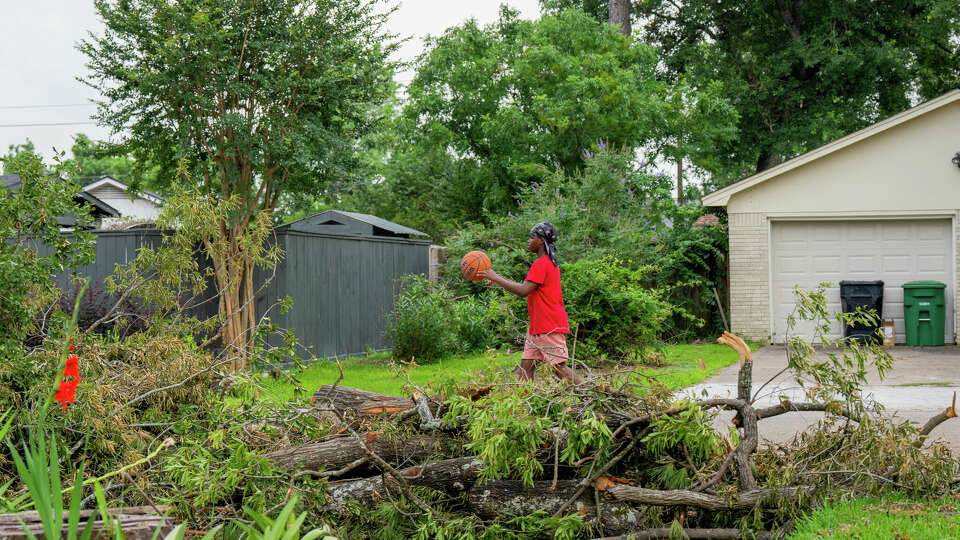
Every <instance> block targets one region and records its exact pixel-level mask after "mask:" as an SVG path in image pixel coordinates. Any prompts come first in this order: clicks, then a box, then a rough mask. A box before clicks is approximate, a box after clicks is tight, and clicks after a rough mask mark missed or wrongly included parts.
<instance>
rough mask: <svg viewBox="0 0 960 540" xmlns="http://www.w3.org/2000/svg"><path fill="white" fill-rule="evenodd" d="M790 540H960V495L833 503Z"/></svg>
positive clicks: (801, 525)
mask: <svg viewBox="0 0 960 540" xmlns="http://www.w3.org/2000/svg"><path fill="white" fill-rule="evenodd" d="M789 538H790V540H815V539H816V540H819V539H827V538H830V539H843V538H856V539H863V540H887V539H891V538H904V539H907V538H909V539H911V540H923V539H931V540H932V539H940V538H960V495H957V494H954V495H943V496H941V497H938V498H931V499H926V500H916V499H911V498H908V497H905V496H901V495H894V496H889V497H885V498H882V499H881V498H864V499H855V500H853V501H846V502H841V501H838V502H832V503H828V504H827V505H826V506H824V507H823V508H821V509H820V510H818V511H816V512H814V513H813V514H812V515H810V516H808V517H806V518H805V519H803V520H802V521H800V522H798V524H797V528H796V529H795V530H794V532H793V534H791V535H790V536H789Z"/></svg>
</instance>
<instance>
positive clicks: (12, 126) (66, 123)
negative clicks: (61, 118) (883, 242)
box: [0, 121, 96, 128]
mask: <svg viewBox="0 0 960 540" xmlns="http://www.w3.org/2000/svg"><path fill="white" fill-rule="evenodd" d="M89 124H96V122H89V121H88V122H49V123H46V124H0V128H21V127H50V126H85V125H89Z"/></svg>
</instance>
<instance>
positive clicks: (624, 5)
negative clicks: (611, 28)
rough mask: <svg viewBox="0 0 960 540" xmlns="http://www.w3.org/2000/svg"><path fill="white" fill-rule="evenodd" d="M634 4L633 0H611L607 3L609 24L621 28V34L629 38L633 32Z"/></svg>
mask: <svg viewBox="0 0 960 540" xmlns="http://www.w3.org/2000/svg"><path fill="white" fill-rule="evenodd" d="M632 11H633V2H632V1H631V0H610V1H609V2H607V22H608V23H610V24H613V25H616V26H619V27H620V32H621V33H622V34H623V35H625V36H629V35H630V34H631V33H632V32H633V27H632V25H631V23H630V19H631V12H632Z"/></svg>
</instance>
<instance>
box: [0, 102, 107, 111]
mask: <svg viewBox="0 0 960 540" xmlns="http://www.w3.org/2000/svg"><path fill="white" fill-rule="evenodd" d="M94 105H96V103H60V104H56V105H0V109H4V110H6V109H55V108H59V107H92V106H94Z"/></svg>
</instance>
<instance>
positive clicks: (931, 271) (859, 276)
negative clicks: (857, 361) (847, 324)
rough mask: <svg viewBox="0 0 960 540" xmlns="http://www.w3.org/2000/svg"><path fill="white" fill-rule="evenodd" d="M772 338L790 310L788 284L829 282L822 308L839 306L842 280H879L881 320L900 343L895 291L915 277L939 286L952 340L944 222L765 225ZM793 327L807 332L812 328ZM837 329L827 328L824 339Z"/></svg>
mask: <svg viewBox="0 0 960 540" xmlns="http://www.w3.org/2000/svg"><path fill="white" fill-rule="evenodd" d="M771 239H772V246H771V249H772V253H771V261H772V272H771V273H772V275H771V278H772V283H771V292H772V294H771V296H772V298H771V300H772V301H773V317H774V324H773V327H774V328H773V331H774V341H776V342H782V341H783V339H784V337H785V336H784V333H785V331H786V317H787V316H788V315H789V314H790V313H792V312H793V310H794V306H795V298H794V295H793V288H794V285H799V286H800V287H802V288H804V289H807V290H812V289H814V288H816V286H817V285H818V284H819V283H820V282H824V281H827V282H832V283H833V284H834V286H831V287H829V288H828V289H827V290H826V295H827V304H828V309H829V310H831V312H837V311H839V310H840V288H839V286H837V285H836V284H838V283H839V282H840V281H842V280H869V281H872V280H877V279H880V280H883V281H884V302H883V317H884V318H885V319H894V325H895V328H896V336H895V337H896V340H897V342H898V343H902V342H904V341H905V337H906V336H905V333H904V326H903V289H902V288H901V285H903V284H904V283H906V282H908V281H913V280H917V279H933V280H937V281H942V282H944V283H946V284H947V290H946V301H947V306H946V307H947V316H946V319H947V328H946V329H945V330H946V332H945V338H946V339H947V340H948V341H950V342H952V341H953V333H954V329H953V322H954V321H953V319H954V317H953V297H954V293H953V289H954V283H953V277H952V276H953V263H952V261H953V259H952V257H953V234H952V224H951V220H946V219H928V220H924V219H917V220H896V221H893V220H877V221H866V220H865V221H823V222H815V221H795V222H789V221H775V222H774V223H773V225H772V230H771ZM797 331H798V332H799V333H800V334H801V335H804V336H805V337H808V338H809V337H811V336H812V332H813V327H812V325H809V324H806V325H804V326H802V327H798V328H797ZM840 335H841V328H840V326H839V324H838V323H835V324H833V325H832V331H831V337H839V336H840Z"/></svg>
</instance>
